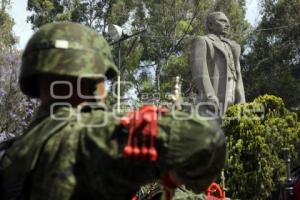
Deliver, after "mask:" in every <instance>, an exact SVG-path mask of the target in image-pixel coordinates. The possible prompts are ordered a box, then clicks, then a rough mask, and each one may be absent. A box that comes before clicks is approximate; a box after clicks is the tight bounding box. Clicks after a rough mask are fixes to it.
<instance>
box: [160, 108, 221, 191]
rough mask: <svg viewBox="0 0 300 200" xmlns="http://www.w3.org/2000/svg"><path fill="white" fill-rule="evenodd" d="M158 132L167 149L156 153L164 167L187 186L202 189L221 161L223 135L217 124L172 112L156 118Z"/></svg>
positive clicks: (216, 172) (210, 179)
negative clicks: (158, 125)
mask: <svg viewBox="0 0 300 200" xmlns="http://www.w3.org/2000/svg"><path fill="white" fill-rule="evenodd" d="M159 132H160V134H159V138H158V139H162V140H165V141H166V143H165V145H166V149H167V152H166V154H165V155H163V156H161V157H160V160H161V162H162V163H164V164H165V168H166V169H167V170H172V171H174V172H175V173H176V175H177V177H178V179H179V180H180V181H181V183H183V184H184V185H185V186H186V188H187V189H189V190H192V191H193V192H196V193H199V192H202V191H204V190H205V189H206V188H207V187H208V186H209V185H210V183H211V182H212V181H213V180H214V179H215V178H216V176H217V175H219V173H220V171H221V169H222V168H223V166H224V163H225V157H226V146H225V136H224V134H223V132H222V130H221V129H220V127H219V125H218V124H217V123H215V122H214V121H212V120H209V121H204V120H201V119H200V118H199V116H197V115H192V114H187V113H183V112H173V113H172V114H169V115H168V116H166V117H164V118H163V119H162V120H161V121H160V131H159ZM163 133H164V134H163ZM160 137H161V138H160Z"/></svg>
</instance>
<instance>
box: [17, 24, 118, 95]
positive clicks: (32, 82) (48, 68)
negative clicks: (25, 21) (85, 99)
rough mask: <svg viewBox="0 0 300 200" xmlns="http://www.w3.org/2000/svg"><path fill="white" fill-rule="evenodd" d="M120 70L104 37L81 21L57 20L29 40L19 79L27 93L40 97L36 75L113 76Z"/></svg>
mask: <svg viewBox="0 0 300 200" xmlns="http://www.w3.org/2000/svg"><path fill="white" fill-rule="evenodd" d="M117 73H118V70H117V68H116V66H115V64H114V63H113V59H112V55H111V52H110V47H109V45H108V43H107V42H106V40H105V39H104V38H103V37H102V36H100V35H99V34H98V33H97V32H96V31H94V30H92V29H90V28H88V27H86V26H83V25H80V24H77V23H71V22H56V23H50V24H46V25H44V26H42V27H41V28H40V29H39V30H38V31H37V32H36V33H35V34H34V35H33V36H32V37H31V39H30V40H29V42H28V43H27V46H26V48H25V51H24V53H23V57H22V66H21V73H20V79H19V80H20V87H21V90H22V92H23V93H24V94H26V95H29V96H31V97H38V96H39V92H38V87H37V84H36V77H37V76H38V75H41V74H52V75H59V76H60V75H61V76H74V77H78V76H82V75H84V74H87V75H88V74H101V75H105V76H106V77H107V78H112V77H114V76H115V75H116V74H117Z"/></svg>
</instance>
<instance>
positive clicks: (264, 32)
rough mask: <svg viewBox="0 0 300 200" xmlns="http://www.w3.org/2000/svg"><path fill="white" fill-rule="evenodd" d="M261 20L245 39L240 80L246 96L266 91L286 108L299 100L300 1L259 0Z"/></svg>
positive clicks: (252, 96)
mask: <svg viewBox="0 0 300 200" xmlns="http://www.w3.org/2000/svg"><path fill="white" fill-rule="evenodd" d="M260 5H261V14H262V20H261V22H260V24H259V25H258V27H257V28H256V30H255V31H254V32H253V33H252V34H251V37H249V39H248V46H249V50H250V52H249V54H248V55H246V56H245V60H244V63H245V67H244V72H245V73H244V83H245V91H246V96H247V99H249V100H251V99H253V98H254V97H256V96H258V95H261V94H264V93H269V94H273V95H276V96H280V97H282V98H283V99H284V101H285V103H286V105H287V107H289V108H291V107H298V106H299V101H300V82H299V78H300V56H299V55H300V48H299V46H300V13H299V8H300V1H296V0H280V1H277V0H276V1H275V0H263V1H261V4H260Z"/></svg>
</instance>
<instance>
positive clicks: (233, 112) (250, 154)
mask: <svg viewBox="0 0 300 200" xmlns="http://www.w3.org/2000/svg"><path fill="white" fill-rule="evenodd" d="M223 128H224V131H225V134H226V137H227V149H228V158H227V166H226V169H225V176H226V186H227V187H228V188H229V190H228V192H227V196H229V197H231V198H232V199H255V200H261V199H278V195H279V192H278V191H279V188H280V186H281V185H282V184H283V182H284V181H285V177H286V173H285V172H286V165H285V162H284V159H283V151H282V148H284V147H288V148H290V150H291V155H292V166H297V165H298V164H299V152H300V151H299V149H300V147H299V144H300V137H299V134H300V123H299V122H298V121H297V115H296V113H293V112H290V111H288V110H287V109H286V108H285V105H284V103H283V101H282V99H281V98H279V97H275V96H271V95H265V96H261V97H258V98H256V99H255V100H254V101H253V102H251V103H244V104H239V105H234V106H232V107H230V108H229V109H228V111H227V113H226V117H225V119H224V121H223Z"/></svg>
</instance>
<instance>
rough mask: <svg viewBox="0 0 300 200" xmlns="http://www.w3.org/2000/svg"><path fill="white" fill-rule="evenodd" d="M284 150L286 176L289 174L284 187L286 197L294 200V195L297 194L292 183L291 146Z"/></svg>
mask: <svg viewBox="0 0 300 200" xmlns="http://www.w3.org/2000/svg"><path fill="white" fill-rule="evenodd" d="M282 150H283V152H284V159H285V163H286V176H287V180H286V183H285V188H284V199H285V200H293V199H295V196H294V195H295V194H294V187H293V184H292V177H291V152H290V149H289V148H283V149H282Z"/></svg>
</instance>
